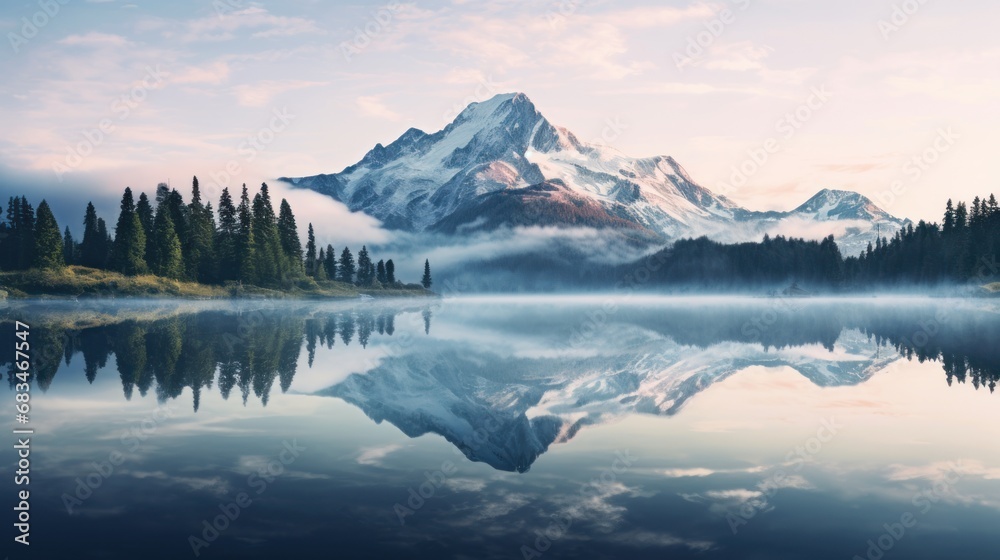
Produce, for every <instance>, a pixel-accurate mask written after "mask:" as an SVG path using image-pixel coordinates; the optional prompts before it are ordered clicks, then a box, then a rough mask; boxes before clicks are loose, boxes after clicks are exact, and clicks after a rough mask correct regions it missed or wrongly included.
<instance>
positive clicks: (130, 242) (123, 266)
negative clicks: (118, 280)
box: [112, 187, 147, 276]
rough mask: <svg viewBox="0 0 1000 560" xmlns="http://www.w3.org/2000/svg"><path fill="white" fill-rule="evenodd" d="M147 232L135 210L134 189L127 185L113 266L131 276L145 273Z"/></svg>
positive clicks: (116, 234) (119, 220) (116, 237)
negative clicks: (143, 228)
mask: <svg viewBox="0 0 1000 560" xmlns="http://www.w3.org/2000/svg"><path fill="white" fill-rule="evenodd" d="M145 253H146V234H145V232H143V230H142V222H140V221H139V215H138V214H136V212H135V200H134V199H133V198H132V189H130V188H128V187H125V194H123V195H122V202H121V213H120V214H119V215H118V224H117V225H116V226H115V241H114V248H113V255H112V266H113V268H114V269H115V270H117V271H118V272H121V273H122V274H126V275H129V276H134V275H137V274H144V273H145V272H146V270H147V267H146V259H145Z"/></svg>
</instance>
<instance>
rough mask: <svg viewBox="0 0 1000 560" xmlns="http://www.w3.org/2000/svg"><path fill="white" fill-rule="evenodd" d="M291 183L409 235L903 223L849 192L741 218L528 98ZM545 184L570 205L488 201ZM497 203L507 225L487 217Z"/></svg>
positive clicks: (684, 233)
mask: <svg viewBox="0 0 1000 560" xmlns="http://www.w3.org/2000/svg"><path fill="white" fill-rule="evenodd" d="M285 180H286V181H288V182H290V183H292V184H293V185H295V186H298V187H301V188H308V189H312V190H315V191H318V192H320V193H323V194H327V195H329V196H331V197H333V198H335V199H337V200H339V201H341V202H343V203H344V204H346V205H347V206H348V207H350V209H351V210H353V211H363V212H365V213H367V214H369V215H372V216H374V217H375V218H378V219H379V220H381V221H382V222H383V224H384V225H385V226H386V227H387V228H390V229H399V230H405V231H413V232H422V231H436V230H442V231H443V229H446V230H448V231H451V232H456V231H459V230H475V229H477V228H478V229H481V228H482V227H483V224H490V225H489V227H491V228H499V227H516V226H523V225H532V223H535V224H545V225H565V226H573V225H576V224H578V223H579V221H578V220H579V218H580V216H581V213H582V215H586V216H587V220H586V222H587V224H588V226H589V227H604V228H607V229H612V230H615V229H620V228H621V225H622V224H623V223H630V224H631V225H630V226H629V229H636V228H638V229H641V230H643V231H646V232H647V233H648V234H649V235H650V239H651V240H654V241H655V242H659V243H662V242H665V241H667V240H670V239H676V238H680V237H695V236H701V235H708V236H710V237H715V238H718V239H720V240H725V241H731V240H734V239H740V240H744V239H743V238H755V237H759V236H761V235H763V232H764V231H765V230H767V229H768V228H773V226H774V225H775V221H776V220H783V219H785V218H790V217H793V218H796V219H799V220H801V219H808V220H810V221H816V222H828V221H838V220H839V221H850V222H851V226H852V227H854V230H852V231H853V232H854V235H855V236H857V234H858V233H859V230H858V227H857V226H858V222H860V221H863V222H868V223H875V222H886V224H887V227H888V228H889V229H887V230H886V233H887V234H888V235H891V234H892V233H894V232H893V231H891V228H892V227H897V226H898V227H901V224H903V222H902V221H901V220H897V219H896V218H893V217H892V216H890V215H889V214H887V213H885V212H884V211H882V210H881V209H879V208H878V207H877V206H875V205H874V204H873V203H872V202H871V201H870V200H868V199H867V198H865V197H863V196H861V195H858V194H857V193H851V192H847V191H834V190H823V191H821V192H820V193H818V194H817V195H816V196H815V197H813V198H812V199H810V200H809V201H808V202H807V203H806V204H804V205H802V206H801V207H799V208H798V209H796V210H794V211H792V212H787V213H775V212H769V213H761V212H753V211H750V210H747V209H745V208H741V207H740V206H738V205H737V204H735V203H733V202H732V201H731V200H729V199H727V198H726V197H723V196H719V195H716V194H715V193H713V192H712V191H710V190H708V189H706V188H704V187H702V186H700V185H698V184H697V183H696V182H695V181H694V180H693V179H692V178H691V177H690V175H688V173H687V172H685V171H684V169H683V168H682V167H681V166H680V164H679V163H678V162H677V161H676V160H674V159H673V158H672V157H669V156H656V157H649V158H639V159H636V158H631V157H628V156H626V155H624V154H622V153H620V152H618V151H617V150H614V149H612V148H610V147H607V146H603V145H593V144H588V143H585V142H581V141H580V140H579V139H578V138H577V137H576V136H574V135H573V134H572V133H571V132H570V131H568V130H566V129H565V128H561V127H557V126H554V125H553V124H551V123H550V122H549V121H548V120H547V119H546V118H545V117H544V116H543V115H542V114H541V112H539V110H538V109H537V108H536V107H535V104H534V103H532V101H531V100H530V99H529V98H528V96H527V95H525V94H523V93H507V94H501V95H497V96H495V97H493V98H491V99H488V100H485V101H482V102H478V103H472V104H471V105H469V106H468V107H467V108H466V109H465V110H463V111H462V112H461V113H460V114H459V115H458V117H456V118H455V120H454V121H452V122H451V123H449V124H448V125H447V126H445V127H444V128H443V129H442V130H440V131H438V132H435V133H433V134H428V133H426V132H423V131H421V130H417V129H412V128H411V129H410V130H407V131H406V132H405V133H403V134H402V135H401V136H400V137H399V138H398V139H397V140H396V141H394V142H392V143H391V144H389V145H387V146H383V145H381V144H378V145H376V146H375V148H373V149H372V150H371V151H370V152H368V154H366V155H365V157H364V158H362V160H361V161H360V162H358V163H357V164H355V165H352V166H350V167H348V168H346V169H344V170H343V171H342V172H340V173H336V174H333V175H318V176H314V177H305V178H299V179H285ZM543 184H549V185H560V186H561V187H560V188H564V189H565V191H566V196H559V197H552V196H531V197H524V196H520V199H521V200H520V201H519V203H518V204H517V205H516V206H517V208H518V210H517V211H516V212H515V211H513V210H511V205H510V204H509V203H506V202H504V203H501V202H502V201H503V200H504V199H505V198H508V197H499V198H498V197H496V196H492V195H494V194H497V193H511V194H512V195H514V196H515V197H517V196H518V193H519V192H521V191H523V189H527V188H529V187H535V186H539V185H543ZM566 197H569V198H570V199H571V200H572V205H573V206H575V207H577V208H578V209H579V208H585V207H589V208H588V209H585V210H577V211H574V212H572V213H571V214H572V216H573V217H572V219H571V220H569V221H567V220H566V212H565V210H566V208H567V206H566V200H567V199H566ZM498 205H499V206H502V207H503V209H504V210H503V214H502V215H499V214H498V215H487V216H485V217H486V218H487V219H483V218H484V216H483V214H484V213H486V214H489V213H490V212H496V211H498V207H499V206H498ZM460 217H461V219H459V218H460ZM442 228H443V229H442ZM812 229H815V228H812ZM830 229H831V233H833V232H834V231H833V230H836V229H837V228H832V227H831V228H830ZM840 229H844V228H840ZM861 229H862V230H864V229H874V228H864V227H862V228H861ZM862 233H863V232H862ZM864 242H865V243H867V241H864ZM849 250H853V247H851V248H850V249H849Z"/></svg>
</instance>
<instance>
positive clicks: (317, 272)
mask: <svg viewBox="0 0 1000 560" xmlns="http://www.w3.org/2000/svg"><path fill="white" fill-rule="evenodd" d="M310 225H311V224H310ZM312 276H313V278H315V279H316V280H317V281H321V280H327V279H328V278H329V277H328V276H327V275H326V251H324V250H323V249H322V248H321V249H320V250H319V256H318V257H316V260H315V262H313V274H312Z"/></svg>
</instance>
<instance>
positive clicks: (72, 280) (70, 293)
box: [0, 266, 436, 300]
mask: <svg viewBox="0 0 1000 560" xmlns="http://www.w3.org/2000/svg"><path fill="white" fill-rule="evenodd" d="M362 295H367V296H371V297H374V298H386V297H433V296H435V295H436V294H434V293H433V292H431V291H429V290H425V289H423V288H419V289H417V288H415V287H412V286H411V287H407V288H405V289H384V288H359V287H357V286H354V285H351V284H345V283H343V282H330V281H324V282H315V281H313V280H311V279H309V280H303V281H300V282H298V283H297V284H296V286H295V287H293V288H290V289H283V290H278V289H270V288H259V287H256V286H247V285H239V284H228V285H225V286H211V285H206V284H199V283H197V282H183V281H179V280H172V279H169V278H162V277H159V276H153V275H143V276H125V275H123V274H119V273H117V272H110V271H107V270H99V269H94V268H86V267H82V266H70V267H67V268H65V269H63V270H58V271H56V270H40V269H31V270H23V271H13V272H0V300H3V299H7V298H9V299H74V298H95V299H101V298H135V299H140V298H178V299H351V298H358V297H360V296H362Z"/></svg>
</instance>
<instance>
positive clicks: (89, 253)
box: [80, 202, 108, 268]
mask: <svg viewBox="0 0 1000 560" xmlns="http://www.w3.org/2000/svg"><path fill="white" fill-rule="evenodd" d="M104 240H105V236H104V235H100V233H99V232H98V231H97V211H96V210H94V204H93V203H91V202H88V203H87V211H86V213H85V214H84V216H83V241H82V242H81V243H80V264H82V265H83V266H88V267H90V268H103V267H104V266H105V265H106V264H107V257H108V254H107V247H105V245H104V243H105V241H104Z"/></svg>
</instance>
